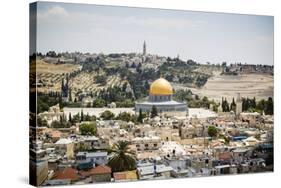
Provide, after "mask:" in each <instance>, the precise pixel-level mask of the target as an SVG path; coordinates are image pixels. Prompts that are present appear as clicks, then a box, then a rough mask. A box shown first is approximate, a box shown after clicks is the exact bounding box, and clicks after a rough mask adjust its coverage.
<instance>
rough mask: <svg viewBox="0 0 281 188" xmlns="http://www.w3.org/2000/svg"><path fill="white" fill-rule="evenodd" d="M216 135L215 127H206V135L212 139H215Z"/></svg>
mask: <svg viewBox="0 0 281 188" xmlns="http://www.w3.org/2000/svg"><path fill="white" fill-rule="evenodd" d="M217 134H218V130H217V128H216V127H215V126H209V127H208V135H209V136H210V137H212V138H214V137H216V136H217Z"/></svg>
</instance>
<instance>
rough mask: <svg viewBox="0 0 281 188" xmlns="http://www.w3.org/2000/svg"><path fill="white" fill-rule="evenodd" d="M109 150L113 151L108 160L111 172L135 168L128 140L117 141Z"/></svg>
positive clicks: (133, 156) (133, 155)
mask: <svg viewBox="0 0 281 188" xmlns="http://www.w3.org/2000/svg"><path fill="white" fill-rule="evenodd" d="M109 152H112V153H113V157H111V158H110V159H109V162H108V165H109V166H110V167H111V170H112V171H113V172H122V171H127V170H134V169H136V160H135V153H134V152H132V151H130V150H129V142H127V141H119V142H118V143H116V144H115V145H114V146H113V148H112V149H110V151H109Z"/></svg>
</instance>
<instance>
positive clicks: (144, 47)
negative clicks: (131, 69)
mask: <svg viewBox="0 0 281 188" xmlns="http://www.w3.org/2000/svg"><path fill="white" fill-rule="evenodd" d="M142 55H144V56H145V55H146V44H145V41H144V42H143V51H142Z"/></svg>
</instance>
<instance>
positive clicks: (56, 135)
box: [51, 131, 61, 138]
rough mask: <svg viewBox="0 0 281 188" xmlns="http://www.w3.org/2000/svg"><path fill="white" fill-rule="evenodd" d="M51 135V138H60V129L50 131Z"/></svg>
mask: <svg viewBox="0 0 281 188" xmlns="http://www.w3.org/2000/svg"><path fill="white" fill-rule="evenodd" d="M51 137H52V138H60V137H61V132H60V131H52V132H51Z"/></svg>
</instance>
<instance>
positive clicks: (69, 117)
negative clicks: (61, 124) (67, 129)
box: [68, 112, 72, 123]
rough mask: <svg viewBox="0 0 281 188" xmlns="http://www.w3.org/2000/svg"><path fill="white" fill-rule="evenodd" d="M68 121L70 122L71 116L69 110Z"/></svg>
mask: <svg viewBox="0 0 281 188" xmlns="http://www.w3.org/2000/svg"><path fill="white" fill-rule="evenodd" d="M68 121H69V122H71V123H72V116H71V113H70V112H69V114H68Z"/></svg>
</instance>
